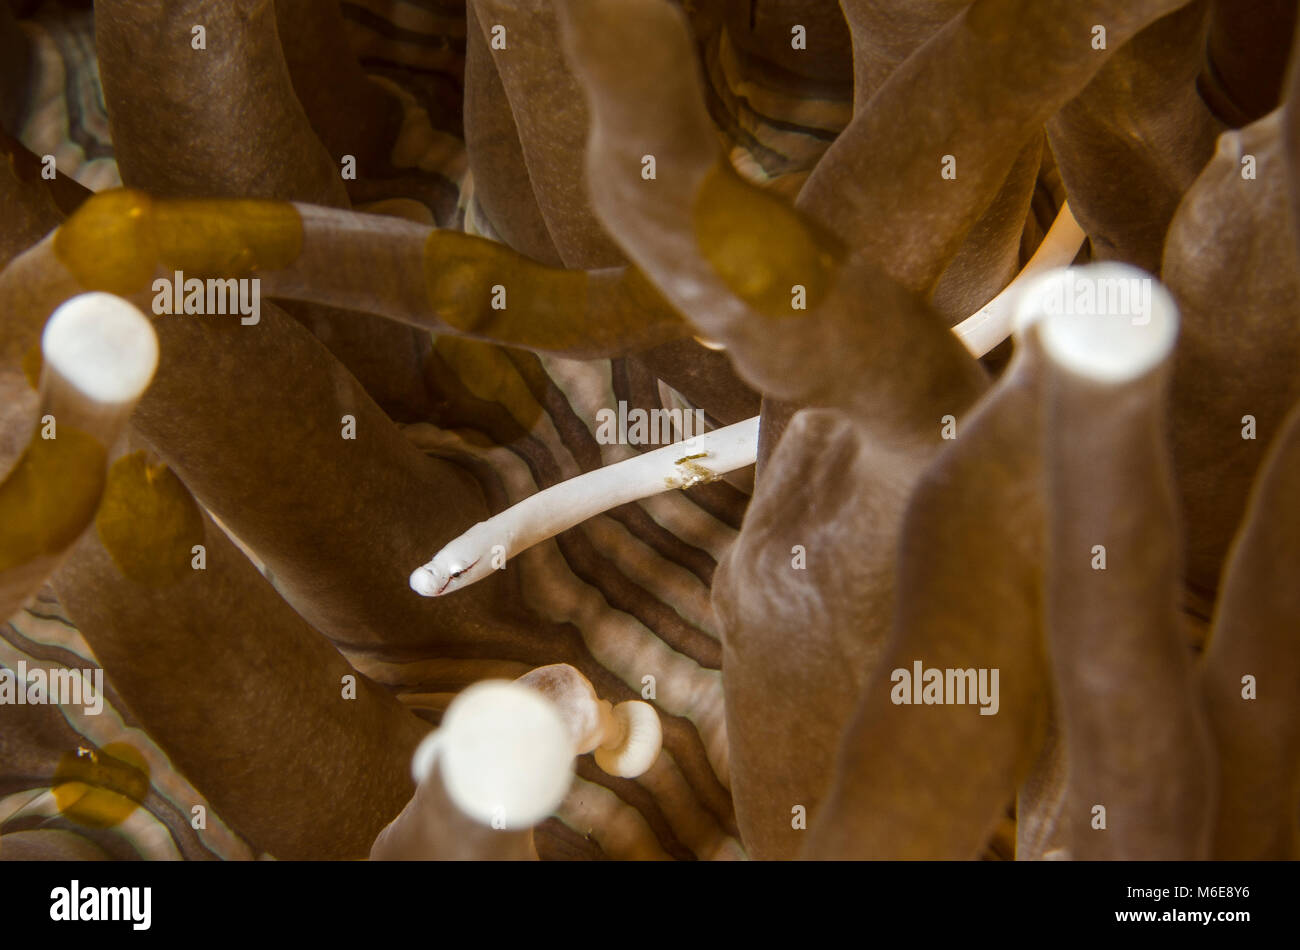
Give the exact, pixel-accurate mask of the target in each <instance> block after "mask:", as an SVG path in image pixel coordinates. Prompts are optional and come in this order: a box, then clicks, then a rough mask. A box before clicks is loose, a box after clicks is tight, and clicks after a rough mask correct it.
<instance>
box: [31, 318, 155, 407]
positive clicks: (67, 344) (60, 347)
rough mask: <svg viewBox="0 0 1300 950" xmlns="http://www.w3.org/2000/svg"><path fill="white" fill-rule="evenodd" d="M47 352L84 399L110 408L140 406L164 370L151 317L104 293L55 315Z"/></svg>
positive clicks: (44, 340) (45, 335) (47, 330)
mask: <svg viewBox="0 0 1300 950" xmlns="http://www.w3.org/2000/svg"><path fill="white" fill-rule="evenodd" d="M41 352H42V355H43V356H44V359H45V362H46V365H47V366H48V367H49V368H50V369H51V370H53V371H55V372H57V373H58V374H59V375H60V376H61V377H62V379H63V380H64V381H66V382H67V383H68V384H70V385H71V386H72V387H73V388H74V389H75V390H76V391H77V392H78V393H80V394H81V396H82V397H83V398H85V399H87V400H90V401H91V402H92V403H97V404H101V405H107V406H117V405H127V404H132V403H134V402H135V401H136V400H137V399H139V398H140V396H141V395H142V394H143V393H144V391H145V389H146V388H147V387H148V385H149V382H150V380H152V379H153V374H154V370H155V369H157V368H158V337H157V335H156V334H155V333H154V329H153V324H151V323H150V322H149V318H148V317H146V316H145V315H144V314H143V313H141V312H140V310H139V309H138V308H137V307H136V306H135V305H134V304H132V303H131V302H130V301H128V300H124V299H123V298H121V297H116V296H114V295H113V294H106V293H100V292H95V293H87V294H78V295H77V296H76V297H73V298H71V299H70V300H67V301H65V302H64V303H63V304H61V305H60V306H59V308H58V309H57V310H55V311H54V313H53V315H51V317H50V319H49V321H48V322H47V323H46V325H45V331H44V333H43V334H42V336H41Z"/></svg>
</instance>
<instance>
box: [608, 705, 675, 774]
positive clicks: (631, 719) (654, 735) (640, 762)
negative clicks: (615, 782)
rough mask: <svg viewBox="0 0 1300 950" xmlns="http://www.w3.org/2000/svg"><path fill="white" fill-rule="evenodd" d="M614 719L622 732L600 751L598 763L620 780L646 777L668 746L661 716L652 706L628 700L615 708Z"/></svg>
mask: <svg viewBox="0 0 1300 950" xmlns="http://www.w3.org/2000/svg"><path fill="white" fill-rule="evenodd" d="M614 718H615V720H616V721H617V722H618V723H619V725H620V726H622V729H621V731H620V734H619V736H618V737H617V738H616V739H615V740H614V741H612V742H609V743H606V744H605V745H602V746H600V747H599V748H597V749H596V764H597V765H599V766H600V767H601V768H602V769H604V770H605V771H606V772H608V773H609V774H610V775H617V776H618V777H620V778H636V777H637V776H639V775H644V774H645V773H646V772H648V771H649V770H650V767H651V766H652V765H654V764H655V760H656V759H658V758H659V750H660V749H661V748H662V747H663V743H664V732H663V725H662V724H661V723H660V722H659V713H657V712H656V711H655V708H654V707H653V706H651V705H650V704H649V703H643V702H641V701H640V700H628V701H627V702H623V703H619V704H618V705H617V706H615V707H614Z"/></svg>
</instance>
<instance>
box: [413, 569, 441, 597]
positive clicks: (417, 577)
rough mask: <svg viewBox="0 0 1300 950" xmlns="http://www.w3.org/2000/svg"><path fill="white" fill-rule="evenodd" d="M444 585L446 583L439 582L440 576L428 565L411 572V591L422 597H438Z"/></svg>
mask: <svg viewBox="0 0 1300 950" xmlns="http://www.w3.org/2000/svg"><path fill="white" fill-rule="evenodd" d="M443 583H444V581H440V580H438V575H437V574H435V573H434V572H433V571H431V570H430V569H429V566H428V565H427V564H423V565H421V566H420V567H417V568H416V569H415V570H413V571H412V572H411V590H413V591H415V592H416V593H417V594H419V595H420V596H421V597H437V596H438V591H440V590H442V585H443Z"/></svg>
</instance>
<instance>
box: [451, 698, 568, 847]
mask: <svg viewBox="0 0 1300 950" xmlns="http://www.w3.org/2000/svg"><path fill="white" fill-rule="evenodd" d="M439 736H440V738H439V740H438V745H437V756H438V768H439V771H440V773H441V775H442V778H443V782H444V783H445V785H446V788H447V794H448V796H449V797H450V798H451V800H452V801H453V802H454V803H455V804H456V806H457V807H458V808H459V809H460V810H461V811H463V812H464V813H465V814H467V815H469V816H470V817H471V818H473V819H475V820H476V821H479V822H481V823H482V824H485V825H490V826H491V827H494V828H503V829H522V828H529V827H532V826H533V825H535V824H537V823H538V822H539V821H542V820H544V819H545V818H546V817H547V816H548V815H550V814H551V813H552V812H553V811H555V809H556V808H558V807H559V805H560V802H561V801H563V800H564V796H565V795H566V794H568V791H569V786H570V784H572V781H573V759H574V754H573V741H572V739H571V738H570V735H569V730H568V728H567V727H566V726H565V724H564V721H563V719H562V718H561V716H560V713H559V712H558V711H557V710H556V709H555V707H554V705H553V704H552V703H551V701H550V700H548V699H547V698H546V697H544V696H542V695H541V694H539V693H537V692H536V691H534V690H532V689H529V688H528V687H527V686H523V685H520V684H518V683H512V682H509V681H506V680H484V681H482V682H479V683H475V684H474V685H473V686H470V687H468V688H467V689H465V690H464V692H462V693H461V694H460V695H459V696H457V697H456V699H455V701H454V702H453V703H452V704H451V705H450V706H449V707H448V708H447V714H446V715H445V716H444V717H443V721H442V728H441V729H440V730H439ZM426 741H427V740H426Z"/></svg>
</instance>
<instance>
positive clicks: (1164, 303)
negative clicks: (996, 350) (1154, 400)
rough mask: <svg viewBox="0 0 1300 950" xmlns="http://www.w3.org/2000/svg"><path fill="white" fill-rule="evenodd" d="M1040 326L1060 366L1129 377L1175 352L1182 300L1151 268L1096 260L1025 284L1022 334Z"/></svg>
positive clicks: (1115, 378)
mask: <svg viewBox="0 0 1300 950" xmlns="http://www.w3.org/2000/svg"><path fill="white" fill-rule="evenodd" d="M1033 325H1037V327H1038V338H1039V340H1040V341H1041V342H1042V345H1043V349H1044V351H1045V352H1046V354H1047V357H1048V359H1050V360H1051V361H1052V362H1053V363H1055V364H1056V365H1058V366H1060V367H1061V368H1063V369H1066V370H1068V371H1070V372H1071V373H1074V374H1075V375H1078V376H1081V377H1083V378H1084V379H1088V380H1091V381H1093V382H1097V383H1103V384H1116V383H1124V382H1129V381H1131V380H1135V379H1138V378H1139V377H1141V376H1143V375H1145V374H1146V373H1148V372H1150V371H1151V370H1153V369H1155V367H1157V366H1159V365H1160V364H1161V363H1162V362H1164V360H1165V359H1166V358H1168V356H1169V354H1170V353H1172V352H1173V348H1174V343H1175V342H1176V341H1177V339H1178V306H1177V305H1176V304H1175V303H1174V299H1173V297H1171V296H1170V295H1169V292H1168V291H1167V290H1166V289H1165V288H1164V287H1163V286H1162V285H1161V284H1160V282H1159V281H1158V280H1156V278H1154V277H1152V276H1151V275H1150V274H1148V273H1147V272H1146V271H1143V270H1140V269H1138V268H1136V267H1131V266H1129V265H1127V264H1119V263H1114V262H1107V263H1101V264H1089V265H1087V266H1085V267H1070V268H1064V269H1061V270H1055V271H1051V272H1050V273H1047V274H1044V275H1043V276H1042V277H1039V278H1037V279H1036V280H1034V281H1033V282H1032V283H1030V284H1029V285H1028V286H1027V287H1026V288H1025V292H1024V296H1022V297H1021V300H1020V306H1019V309H1018V310H1017V313H1016V333H1017V334H1018V335H1019V334H1023V333H1024V332H1025V330H1027V329H1028V327H1030V326H1033Z"/></svg>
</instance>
